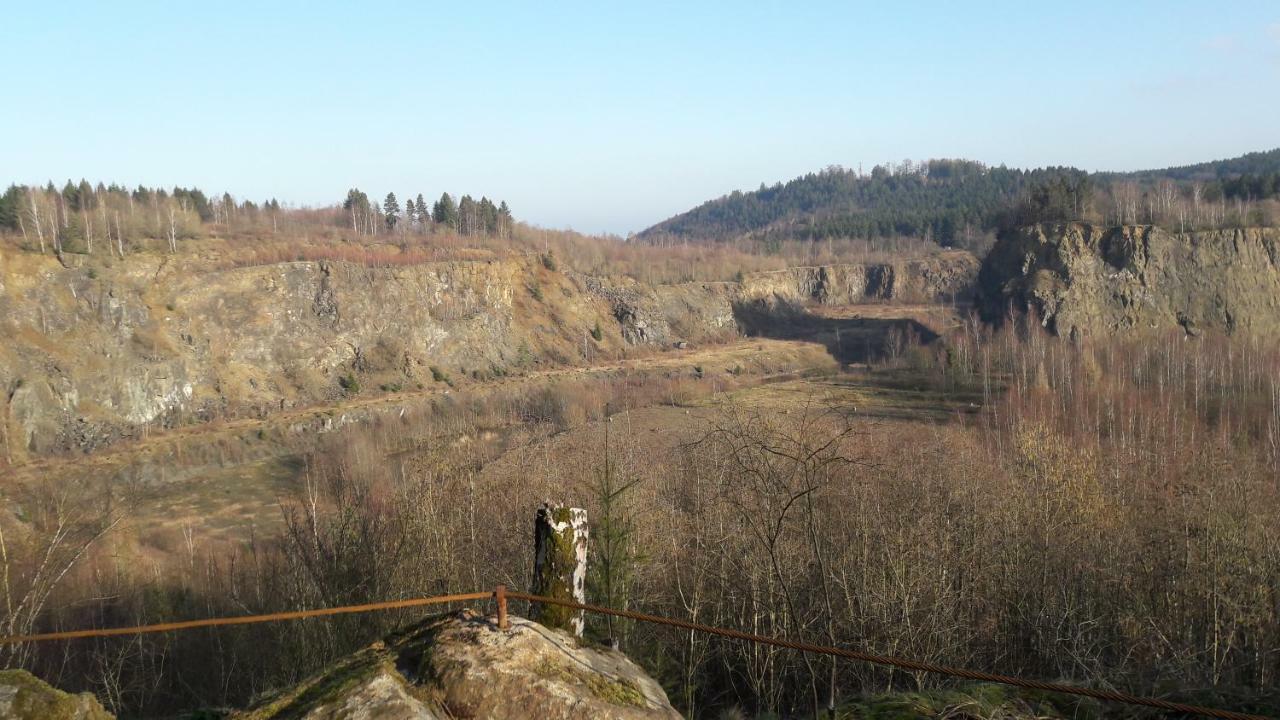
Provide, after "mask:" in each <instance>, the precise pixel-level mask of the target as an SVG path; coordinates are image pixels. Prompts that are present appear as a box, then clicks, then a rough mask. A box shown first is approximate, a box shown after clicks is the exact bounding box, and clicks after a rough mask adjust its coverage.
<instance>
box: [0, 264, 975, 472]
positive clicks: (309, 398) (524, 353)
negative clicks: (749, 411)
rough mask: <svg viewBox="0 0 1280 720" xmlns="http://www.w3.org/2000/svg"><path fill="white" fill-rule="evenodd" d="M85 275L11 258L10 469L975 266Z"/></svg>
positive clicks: (0, 390) (711, 335) (714, 331)
mask: <svg viewBox="0 0 1280 720" xmlns="http://www.w3.org/2000/svg"><path fill="white" fill-rule="evenodd" d="M68 260H69V262H70V264H71V267H63V266H62V265H60V264H59V263H58V262H57V261H56V260H54V259H53V258H52V257H51V256H47V255H36V254H32V253H16V252H7V253H6V252H5V251H0V337H3V338H4V342H3V343H0V401H3V405H0V431H3V432H2V433H0V445H2V447H0V453H2V454H0V465H3V464H4V463H6V462H9V463H18V462H22V461H23V460H24V459H26V458H28V457H29V456H31V455H33V454H34V455H39V454H47V453H56V452H66V451H72V450H76V451H91V450H93V449H95V448H98V447H101V446H103V445H106V444H109V443H112V442H114V441H116V440H119V439H121V438H126V437H136V436H138V435H140V434H142V433H144V432H146V431H148V429H151V428H156V427H173V426H176V425H181V424H187V423H194V422H202V421H208V420H211V419H216V418H220V417H225V416H228V415H230V416H245V415H253V416H261V415H266V414H268V413H271V412H273V411H277V410H281V409H286V408H290V407H295V406H300V405H310V404H314V403H325V402H333V401H337V400H339V399H341V398H343V397H344V396H349V395H355V394H359V393H361V392H364V393H368V392H379V391H387V392H394V391H397V390H413V389H420V388H424V387H426V386H428V385H430V384H431V383H436V382H445V381H453V380H456V379H459V378H462V377H475V378H488V377H492V376H495V375H502V374H505V373H509V372H521V371H523V370H525V369H528V368H532V367H534V366H536V365H539V364H547V363H550V364H577V363H581V362H583V361H584V360H585V359H587V358H596V357H602V356H603V357H608V356H609V355H611V354H612V355H619V354H621V353H623V352H624V351H625V348H626V347H627V346H629V345H658V346H671V345H673V344H678V343H681V342H705V341H711V340H717V339H724V338H728V337H732V336H734V335H736V334H738V333H739V332H740V328H739V320H738V316H737V314H736V308H737V306H738V305H739V304H741V303H743V302H748V301H760V302H769V303H772V302H786V303H795V304H803V303H829V304H839V303H850V302H863V301H867V300H877V299H891V300H908V299H933V300H937V299H944V298H948V299H949V297H950V296H952V295H962V294H963V292H964V288H966V287H967V285H968V284H969V283H970V282H971V279H972V275H973V272H972V270H973V269H974V268H976V263H975V261H973V258H972V256H969V255H967V254H963V253H949V254H944V255H940V256H937V257H933V258H926V259H922V260H915V261H907V262H902V263H893V264H889V265H877V266H861V265H853V266H828V267H816V268H795V269H792V270H786V271H780V272H776V273H758V274H752V275H748V276H747V277H746V278H744V280H743V282H741V283H688V284H683V285H670V286H656V287H652V286H647V285H643V284H641V283H637V282H635V281H633V280H629V279H621V280H615V279H598V278H593V277H588V276H582V275H577V274H574V273H563V272H556V271H552V270H550V269H548V268H546V267H545V266H543V264H542V263H540V262H538V261H537V259H536V258H532V257H531V258H521V257H515V258H509V259H504V260H490V261H465V262H462V261H460V262H441V263H426V264H421V265H412V266H405V267H393V268H369V267H365V266H361V265H353V264H349V263H325V262H286V263H277V264H270V265H260V266H252V267H243V268H233V269H209V268H208V267H207V265H201V264H200V262H199V261H197V260H195V259H192V258H189V257H186V256H181V255H179V256H176V257H175V256H168V255H152V254H138V255H131V256H128V257H126V258H124V259H119V258H109V257H107V256H95V257H85V256H77V255H69V256H68ZM597 328H599V333H597ZM597 334H599V335H600V337H599V338H596V337H595V336H596V335H597Z"/></svg>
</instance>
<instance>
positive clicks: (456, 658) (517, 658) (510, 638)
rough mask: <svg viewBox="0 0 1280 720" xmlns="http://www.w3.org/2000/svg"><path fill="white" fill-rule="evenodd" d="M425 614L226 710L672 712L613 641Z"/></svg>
mask: <svg viewBox="0 0 1280 720" xmlns="http://www.w3.org/2000/svg"><path fill="white" fill-rule="evenodd" d="M510 619H511V629H510V630H508V631H500V630H498V629H497V625H496V622H495V621H494V620H493V619H492V618H484V617H481V616H480V615H478V614H477V613H474V612H471V611H463V612H461V613H458V614H456V615H450V616H446V617H442V618H436V619H432V620H428V621H426V622H424V623H421V624H419V625H417V626H414V627H412V628H409V629H407V630H405V631H403V632H401V633H399V634H397V635H394V636H392V637H389V638H387V640H386V641H385V642H379V643H375V644H374V645H372V646H370V647H368V648H366V649H365V650H362V651H361V652H359V653H357V654H355V655H354V656H352V657H350V658H348V659H347V660H345V661H343V662H342V663H339V664H338V665H335V666H334V667H333V668H331V669H330V670H329V671H327V672H325V673H322V674H321V675H318V676H316V677H314V678H311V679H310V680H308V681H306V682H304V683H302V684H301V685H299V686H297V687H295V688H292V689H290V690H287V691H285V692H283V693H280V694H279V695H276V696H274V697H271V698H268V699H266V700H264V701H263V702H262V703H261V704H259V705H258V706H257V707H256V708H253V709H251V710H248V711H245V712H242V713H239V714H237V715H234V716H233V718H237V719H238V720H269V719H271V718H284V717H289V718H308V719H310V720H339V719H340V718H341V719H344V720H345V719H355V718H370V719H373V718H378V719H381V718H388V719H390V718H394V719H396V720H400V719H405V720H408V719H410V718H416V719H420V720H434V719H435V718H441V719H443V718H456V719H459V720H461V719H464V718H508V719H510V720H523V719H525V718H528V719H529V720H535V719H536V720H560V719H566V720H567V719H568V718H600V719H601V720H645V719H648V718H679V717H680V715H679V714H678V713H677V712H676V711H675V710H674V709H672V707H671V705H670V703H669V702H668V700H667V697H666V694H665V693H664V692H663V690H662V688H661V686H659V685H658V684H657V682H655V681H654V680H653V679H652V678H650V677H649V676H648V675H647V674H645V672H644V671H643V670H641V669H640V668H638V667H637V666H636V665H635V664H634V663H632V662H631V661H630V660H628V659H627V657H626V656H625V655H623V654H621V653H619V652H617V651H615V650H609V649H606V648H599V647H593V646H589V645H585V644H583V643H582V642H581V641H579V640H578V639H576V638H574V637H572V636H571V635H569V634H567V633H564V632H561V631H556V630H551V629H548V628H546V627H544V626H542V625H539V624H537V623H534V622H531V621H529V620H525V619H523V618H518V617H511V618H510Z"/></svg>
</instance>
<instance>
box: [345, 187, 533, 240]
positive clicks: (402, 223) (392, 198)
mask: <svg viewBox="0 0 1280 720" xmlns="http://www.w3.org/2000/svg"><path fill="white" fill-rule="evenodd" d="M342 210H343V212H345V213H346V216H347V219H348V220H349V221H350V224H351V229H352V230H353V231H355V232H356V233H363V234H368V235H377V234H378V232H379V231H384V232H395V231H396V230H397V229H399V230H400V231H401V232H406V231H414V232H429V231H430V230H432V229H433V228H443V229H448V230H452V231H453V232H455V233H457V234H459V235H465V236H468V237H472V236H477V235H492V236H496V237H503V238H506V237H510V236H511V230H512V228H513V227H514V225H515V218H513V217H512V215H511V208H510V207H508V206H507V202H506V201H505V200H503V201H501V202H499V203H497V204H494V202H493V201H492V200H490V199H489V198H487V197H481V198H480V199H479V200H476V199H474V198H472V197H471V196H470V195H463V196H462V198H461V199H460V200H457V201H455V200H454V199H453V196H452V195H450V194H449V193H447V192H446V193H442V194H441V195H440V199H439V200H436V201H435V202H434V203H432V204H431V205H430V206H428V205H427V201H426V200H425V199H424V198H423V197H422V193H418V196H417V198H411V199H408V200H405V202H404V208H403V209H401V207H400V201H399V200H398V199H397V198H396V194H395V193H393V192H391V193H387V197H386V198H385V199H384V200H383V201H382V204H381V205H379V204H378V203H376V202H374V201H371V200H370V199H369V196H368V195H366V194H365V193H364V192H362V191H360V190H359V189H358V188H352V189H351V190H349V191H347V197H346V199H345V200H343V201H342Z"/></svg>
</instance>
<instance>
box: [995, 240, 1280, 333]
mask: <svg viewBox="0 0 1280 720" xmlns="http://www.w3.org/2000/svg"><path fill="white" fill-rule="evenodd" d="M978 287H979V290H978V293H979V303H980V307H981V308H982V311H983V313H984V315H985V316H986V317H988V318H989V319H993V320H995V319H999V318H1001V317H1002V316H1004V315H1005V314H1007V312H1008V310H1009V309H1010V308H1013V309H1015V310H1024V309H1030V310H1032V311H1034V312H1035V313H1036V314H1037V315H1038V316H1039V317H1040V318H1041V320H1042V321H1043V323H1044V324H1045V326H1046V327H1048V328H1050V329H1052V330H1054V331H1055V332H1057V333H1059V334H1062V335H1069V336H1074V335H1078V334H1081V333H1114V332H1122V331H1135V330H1157V331H1162V330H1169V329H1177V328H1181V329H1182V330H1184V331H1186V332H1187V333H1188V334H1192V335H1196V334H1199V333H1201V332H1203V331H1205V330H1216V331H1222V332H1226V333H1238V332H1251V333H1261V334H1275V333H1278V332H1280V230H1277V229H1274V228H1266V229H1260V228H1246V229H1234V230H1214V231H1205V232H1193V233H1187V234H1175V233H1170V232H1167V231H1165V230H1162V229H1160V228H1158V227H1153V226H1149V225H1139V226H1125V227H1099V226H1096V225H1087V224H1079V223H1070V224H1045V225H1039V226H1033V227H1028V228H1023V229H1021V230H1019V231H1017V232H1014V233H1009V234H1007V235H1006V236H1004V237H1002V238H1001V239H1000V240H999V241H998V242H997V243H996V245H995V247H994V248H992V250H991V253H990V254H989V255H988V256H987V258H986V260H985V261H984V263H983V266H982V270H981V273H980V275H979V279H978Z"/></svg>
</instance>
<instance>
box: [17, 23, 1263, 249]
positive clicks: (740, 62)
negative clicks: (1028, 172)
mask: <svg viewBox="0 0 1280 720" xmlns="http://www.w3.org/2000/svg"><path fill="white" fill-rule="evenodd" d="M540 5H544V4H543V3H537V4H535V3H478V2H477V3H465V2H458V3H453V4H450V5H447V6H444V5H434V4H431V3H418V2H401V3H346V2H342V3H339V2H295V3H262V4H259V3H248V2H235V1H224V2H219V3H203V4H200V5H194V4H189V3H174V2H163V3H162V2H154V3H150V2H147V3H144V2H127V1H122V2H115V3H101V2H76V1H64V2H59V3H34V2H29V3H22V4H16V3H6V4H5V7H3V8H2V11H0V62H2V63H3V67H4V68H5V71H4V78H5V81H4V84H3V90H0V98H2V99H0V182H4V183H6V184H7V183H8V182H11V181H16V182H33V181H38V182H43V181H44V180H47V179H53V180H54V181H55V182H59V183H60V182H61V181H63V180H65V179H67V178H69V177H70V178H74V179H79V178H80V177H86V178H89V179H90V180H94V181H96V180H99V179H102V180H106V181H112V180H115V181H119V182H122V183H127V184H130V185H133V184H137V183H144V184H149V185H151V184H158V185H166V186H167V185H173V184H183V185H197V186H200V187H202V188H204V189H206V190H211V191H221V190H229V191H230V192H232V193H233V194H235V195H237V196H241V197H249V198H251V199H254V200H258V199H261V198H263V197H268V196H275V197H278V198H280V199H281V200H282V201H286V202H292V203H299V204H321V203H330V202H336V201H337V200H339V199H340V198H341V197H342V196H343V195H344V194H345V192H346V189H347V188H348V187H351V186H359V187H360V188H361V189H363V190H365V191H366V192H369V193H370V194H372V195H376V196H378V197H381V196H383V195H385V194H386V192H387V191H388V190H394V191H395V192H396V193H397V195H400V196H402V197H403V195H404V194H406V193H415V194H416V193H418V192H422V193H424V194H425V195H427V196H428V197H432V198H434V197H438V196H439V194H440V192H441V191H443V190H448V191H450V192H454V193H464V192H465V193H471V194H474V195H476V196H479V195H482V194H484V195H489V196H490V197H494V198H499V199H505V200H507V201H508V202H509V203H510V204H511V206H512V208H513V210H514V211H515V213H516V215H517V216H518V217H520V218H522V219H526V220H529V221H532V222H535V223H538V224H542V225H546V226H553V227H573V228H576V229H579V230H584V231H612V232H618V233H625V232H627V231H632V230H640V229H643V228H644V227H646V226H647V225H649V224H651V223H653V222H656V221H658V220H661V219H663V218H665V217H667V216H669V215H671V214H673V213H676V212H679V211H682V210H684V209H687V208H689V207H691V206H693V205H696V204H697V203H700V202H702V201H703V200H706V199H709V198H711V197H715V196H718V195H721V194H723V193H725V192H728V191H730V190H733V189H753V188H755V187H757V186H758V185H759V184H760V183H761V182H762V181H763V182H769V183H772V182H774V181H777V180H786V179H789V178H791V177H793V176H795V175H798V174H802V173H804V172H808V171H810V170H816V169H819V168H822V167H824V166H826V165H831V164H841V165H845V166H850V167H857V165H858V164H859V163H860V162H861V163H864V164H865V166H866V167H867V168H868V169H869V168H870V167H871V165H873V164H875V163H877V162H884V161H895V162H897V161H901V160H902V159H904V158H912V159H922V158H928V157H967V158H972V159H977V160H982V161H985V162H988V163H991V164H999V163H1006V164H1008V165H1011V166H1040V165H1046V164H1053V165H1058V164H1071V165H1076V166H1079V167H1084V168H1089V169H1135V168H1142V167H1153V166H1164V165H1170V164H1185V163H1189V162H1195V161H1200V160H1208V159H1213V158H1219V157H1227V156H1232V155H1237V154H1240V153H1243V152H1246V151H1249V150H1260V149H1268V148H1272V147H1276V146H1278V145H1280V3H1277V2H1275V1H1274V0H1259V1H1257V2H1215V3H1207V2H1203V0H1201V1H1199V2H1176V1H1169V0H1165V1H1164V2H1122V1H1117V0H1108V1H1106V2H1090V1H1080V0H1078V1H1076V2H1070V3H1039V2H1026V1H1025V0H1022V1H1020V2H999V3H997V2H988V3H978V2H971V3H959V2H955V3H953V2H936V3H935V2H892V3H890V2H865V3H855V2H813V3H782V2H779V3H751V4H747V3H692V2H691V3H684V2H672V3H658V2H646V3H643V4H633V5H625V6H624V5H621V4H619V5H617V6H612V7H611V5H612V4H611V3H602V2H584V3H575V4H568V3H563V4H554V6H551V7H539V6H540Z"/></svg>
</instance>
